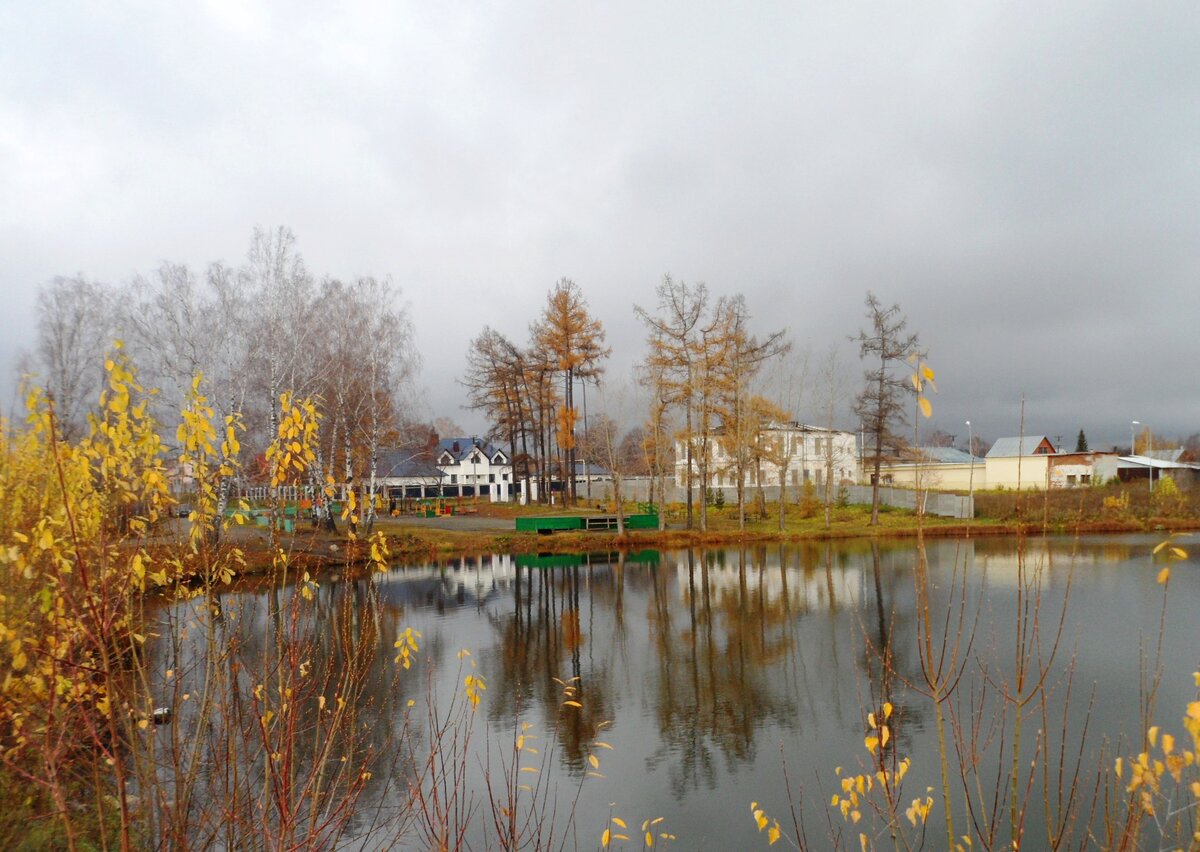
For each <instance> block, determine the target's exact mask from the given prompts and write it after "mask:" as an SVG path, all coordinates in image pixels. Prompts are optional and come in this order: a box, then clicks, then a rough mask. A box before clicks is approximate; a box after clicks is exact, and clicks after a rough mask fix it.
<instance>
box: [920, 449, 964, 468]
mask: <svg viewBox="0 0 1200 852" xmlns="http://www.w3.org/2000/svg"><path fill="white" fill-rule="evenodd" d="M917 452H919V453H920V454H921V457H922V458H923V459H924V460H925V461H927V462H934V463H936V464H970V463H971V461H972V458H971V454H970V453H964V452H963V451H962V450H956V449H955V448H954V447H921V448H920V449H919V450H917ZM976 461H977V460H976Z"/></svg>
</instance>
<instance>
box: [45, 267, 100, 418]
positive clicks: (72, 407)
mask: <svg viewBox="0 0 1200 852" xmlns="http://www.w3.org/2000/svg"><path fill="white" fill-rule="evenodd" d="M111 296H112V293H111V290H110V289H109V288H108V287H107V286H105V285H104V284H101V283H99V282H97V281H91V280H89V279H87V278H85V277H84V276H83V274H82V273H81V274H79V275H75V276H73V277H70V278H64V277H58V278H55V279H54V280H53V281H51V282H50V283H49V284H47V285H46V286H44V287H42V288H41V290H40V291H39V292H38V299H37V312H38V316H37V345H36V349H35V351H34V358H33V362H34V365H35V369H36V371H37V373H38V374H39V375H41V376H42V379H43V383H44V385H45V388H46V391H47V393H48V394H49V395H50V396H51V397H53V399H54V407H55V412H56V416H57V421H58V424H59V429H60V431H61V433H62V437H63V438H64V439H65V440H67V441H72V442H73V441H76V440H78V439H79V438H80V437H82V436H83V434H84V432H85V430H86V428H87V415H88V413H89V412H90V411H92V410H93V409H94V408H95V406H96V404H97V402H98V400H99V398H100V390H101V388H102V387H103V382H104V356H105V353H106V352H108V350H109V348H110V347H111V346H112V344H113V337H114V324H113V318H112V298H111Z"/></svg>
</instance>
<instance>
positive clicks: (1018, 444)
mask: <svg viewBox="0 0 1200 852" xmlns="http://www.w3.org/2000/svg"><path fill="white" fill-rule="evenodd" d="M1042 442H1045V443H1046V444H1047V445H1049V447H1050V452H1051V453H1053V452H1054V445H1053V444H1051V443H1050V439H1049V438H1047V437H1046V436H1045V435H1026V436H1025V437H1024V438H1000V439H998V440H997V441H996V443H994V444H992V448H991V449H990V450H988V452H987V458H989V459H994V458H1011V457H1014V456H1033V455H1043V454H1042V453H1038V452H1037V449H1038V447H1040V446H1041V445H1042Z"/></svg>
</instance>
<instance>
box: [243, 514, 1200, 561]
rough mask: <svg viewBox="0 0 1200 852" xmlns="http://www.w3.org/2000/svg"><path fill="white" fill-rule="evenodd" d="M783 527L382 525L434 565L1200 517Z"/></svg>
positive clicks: (337, 539) (316, 557)
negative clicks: (620, 530)
mask: <svg viewBox="0 0 1200 852" xmlns="http://www.w3.org/2000/svg"><path fill="white" fill-rule="evenodd" d="M842 511H846V510H842ZM853 514H855V515H857V514H858V513H853ZM450 523H451V524H452V523H453V521H451V522H450ZM777 524H778V520H777V519H773V520H772V519H768V520H764V521H756V522H754V523H749V524H747V527H746V529H745V530H739V529H737V526H736V519H730V518H716V519H715V523H713V524H711V525H710V529H709V530H708V531H705V532H701V531H699V530H694V529H693V530H687V529H683V528H681V527H679V526H677V525H673V526H670V527H668V528H667V529H665V530H633V531H626V533H625V534H624V535H617V534H616V533H614V532H556V533H553V534H551V535H538V534H536V533H527V532H517V531H516V530H515V529H512V530H500V529H491V530H481V529H465V528H463V529H456V528H453V527H452V526H449V525H447V526H446V527H439V528H434V527H429V526H418V525H415V524H412V523H406V522H405V520H404V519H403V518H388V519H383V520H380V521H379V522H378V523H377V524H376V529H377V530H379V531H381V532H382V533H383V534H384V535H385V537H386V539H387V542H388V546H389V549H390V552H391V559H392V560H405V559H407V560H427V561H431V562H442V561H449V560H454V559H460V558H464V557H477V556H484V555H489V554H494V553H502V554H522V553H589V552H598V551H620V550H643V549H648V548H649V549H659V550H671V549H681V548H690V547H725V546H737V545H742V544H766V543H799V542H820V541H841V540H847V539H909V538H915V537H916V536H917V535H918V534H922V535H924V536H925V537H927V538H950V537H959V536H966V535H970V536H973V537H985V536H986V537H995V536H1012V535H1042V534H1067V535H1084V534H1103V533H1112V534H1119V533H1131V532H1187V531H1200V519H1197V518H1149V519H1145V520H1139V519H1130V518H1124V519H1116V518H1107V519H1106V518H1096V519H1089V520H1077V521H1073V522H1069V523H1065V522H1057V523H1056V522H1051V523H1049V524H1046V523H1043V522H1042V521H1040V520H1038V521H1029V520H1025V521H1013V520H1004V521H997V520H979V519H977V520H975V521H972V522H970V523H968V522H966V521H962V520H953V519H946V518H929V517H927V518H924V519H923V520H922V521H921V522H920V523H918V519H917V518H916V516H915V515H911V514H907V513H901V512H889V513H885V514H884V515H883V516H882V517H881V523H880V525H878V526H874V527H872V526H870V525H868V524H867V523H865V521H862V520H861V519H859V518H857V517H843V518H842V519H841V520H840V521H839V522H835V523H833V524H831V525H830V527H829V528H826V527H825V526H824V522H823V520H821V519H808V520H801V519H798V520H797V521H794V522H789V523H788V524H787V525H786V526H785V529H784V530H783V531H782V532H781V531H779V530H778V528H777V526H775V528H771V527H772V526H773V525H777ZM280 543H281V545H282V546H283V548H284V550H286V551H287V552H288V553H289V555H290V556H291V557H292V558H293V559H294V564H295V565H296V566H297V567H299V568H301V569H302V570H309V571H313V572H314V573H320V574H329V573H334V572H337V571H353V570H355V569H362V568H365V566H366V563H367V555H368V554H367V549H366V547H365V546H363V543H362V542H361V541H352V540H350V539H349V538H348V537H347V536H346V535H345V534H344V533H338V534H331V533H327V532H321V531H317V530H313V529H303V530H298V531H297V532H295V533H293V534H288V535H284V536H282V538H281V540H280ZM237 546H239V547H241V548H242V550H243V552H244V555H245V560H246V566H245V569H244V571H243V574H242V576H244V577H248V576H255V575H261V574H263V573H265V572H267V571H268V570H269V568H270V564H271V550H270V542H269V538H268V537H267V535H266V534H265V532H264V533H263V534H262V535H261V536H257V537H255V536H243V537H241V540H240V541H238V542H237Z"/></svg>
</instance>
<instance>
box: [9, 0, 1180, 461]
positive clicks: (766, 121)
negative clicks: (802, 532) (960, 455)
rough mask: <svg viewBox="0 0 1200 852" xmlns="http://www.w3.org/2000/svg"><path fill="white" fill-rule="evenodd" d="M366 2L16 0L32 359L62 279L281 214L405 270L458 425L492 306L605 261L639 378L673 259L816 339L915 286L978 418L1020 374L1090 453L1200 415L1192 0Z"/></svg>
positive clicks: (163, 254) (373, 265)
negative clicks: (472, 358)
mask: <svg viewBox="0 0 1200 852" xmlns="http://www.w3.org/2000/svg"><path fill="white" fill-rule="evenodd" d="M347 5H349V6H350V8H348V9H342V8H335V7H330V6H327V5H322V4H275V3H254V2H238V3H233V2H216V0H213V2H208V3H199V4H194V5H190V6H187V5H180V4H166V5H162V6H153V5H152V6H142V5H133V4H130V5H127V6H119V5H114V4H108V5H106V6H104V7H97V6H94V5H92V4H85V3H61V4H39V3H31V2H30V3H18V4H17V5H16V6H15V7H13V8H12V9H11V10H10V11H11V12H12V14H10V16H9V19H8V21H7V22H6V23H5V24H4V28H5V32H4V34H3V36H4V43H5V45H6V47H5V50H4V52H3V53H0V195H2V196H3V197H4V198H5V200H6V203H5V205H4V208H3V212H0V257H3V258H4V262H3V264H2V266H0V293H2V294H3V298H4V303H5V305H6V307H7V310H5V311H4V312H3V313H2V315H0V338H2V340H0V368H4V367H6V366H7V365H10V364H11V363H12V362H13V360H14V359H15V355H16V352H17V350H18V349H19V348H20V347H22V346H28V345H29V344H30V343H31V340H32V338H31V333H30V329H31V327H32V318H33V297H32V293H33V291H34V290H35V289H36V287H37V286H38V285H39V284H41V283H42V282H44V281H46V280H47V279H49V278H50V277H52V276H54V275H56V274H70V273H74V272H76V271H83V272H85V273H87V274H88V275H90V276H93V277H97V278H101V279H106V280H110V281H120V280H123V279H125V278H127V277H128V276H130V275H131V274H133V273H134V272H136V271H139V270H146V269H148V268H150V267H152V266H153V265H154V264H155V263H157V262H158V261H159V260H160V259H163V258H169V259H172V260H179V261H186V262H189V263H192V264H196V265H202V264H204V263H207V262H208V261H211V260H215V259H219V258H223V259H225V260H227V261H231V262H236V261H238V260H239V259H240V258H241V256H242V254H243V253H244V251H245V246H246V243H247V240H248V236H249V233H250V229H251V227H252V226H253V225H254V224H256V223H263V224H274V223H285V224H288V225H290V226H291V227H292V228H293V229H294V230H295V231H296V233H297V234H298V236H299V239H300V248H301V250H302V251H303V252H304V254H305V256H306V258H307V260H308V264H309V266H310V268H311V269H313V270H315V271H318V272H329V273H332V274H338V275H353V274H358V273H373V274H390V275H392V276H393V278H394V279H395V280H396V281H397V283H399V284H400V286H401V287H402V288H403V289H404V292H405V294H406V296H407V298H408V299H409V300H410V301H411V305H412V312H413V317H414V320H415V322H416V326H417V330H418V339H419V342H420V344H421V346H422V348H423V349H424V350H425V356H426V369H425V373H424V377H423V380H424V382H425V384H426V385H427V386H428V388H429V399H430V405H431V407H432V409H433V410H434V412H435V413H446V414H450V415H451V416H455V417H459V418H460V419H466V420H469V418H470V416H469V415H467V414H465V413H463V412H460V411H457V409H456V407H457V406H458V405H460V404H461V401H462V395H461V392H460V389H459V388H458V387H457V386H456V385H455V384H454V383H453V379H454V378H455V377H456V376H458V375H460V374H461V371H462V369H463V363H464V361H463V355H464V349H465V347H466V344H467V342H468V340H469V338H470V337H471V336H473V335H474V334H475V333H476V332H477V331H478V330H479V328H481V327H482V326H483V324H484V323H488V324H491V325H493V326H495V327H497V328H499V329H501V330H502V331H504V332H506V333H507V334H509V335H510V336H513V337H516V338H519V339H524V337H525V334H526V329H527V326H528V323H529V321H530V320H532V319H533V318H534V317H535V316H536V314H537V313H538V311H539V310H540V309H541V306H542V303H543V301H544V298H545V294H546V292H547V291H548V290H549V288H550V287H551V286H552V285H553V283H554V281H555V280H557V279H558V278H559V277H561V276H569V277H572V278H574V279H575V280H576V281H578V282H579V284H580V285H581V286H582V287H583V288H584V291H585V293H586V294H587V296H588V298H589V300H590V302H591V304H592V306H593V308H594V310H595V312H596V313H597V315H598V316H599V317H600V318H601V319H602V321H603V322H604V323H605V324H606V326H607V328H608V331H609V336H610V342H611V343H612V344H613V345H614V350H615V352H614V361H613V366H612V371H613V373H614V374H622V375H623V374H625V373H626V371H627V368H628V365H629V364H630V363H632V361H633V360H635V359H636V358H637V357H639V356H640V355H641V353H642V330H641V328H640V327H639V326H638V324H637V323H636V321H635V319H634V317H633V313H632V305H633V303H635V302H638V303H641V304H647V305H648V304H650V303H651V302H652V300H653V287H654V285H655V284H656V283H657V281H658V280H659V279H660V277H661V276H662V274H663V273H665V272H671V273H673V274H674V275H676V276H677V277H682V278H685V279H687V280H689V281H701V280H703V281H706V282H707V283H708V284H709V286H710V287H711V288H712V289H713V290H714V291H715V292H718V293H720V292H731V293H732V292H744V293H745V294H746V296H747V299H748V303H749V306H750V309H751V311H752V312H753V314H754V315H755V317H756V321H757V322H758V323H760V325H761V327H762V328H763V329H767V328H776V327H780V326H787V327H789V328H790V329H791V331H792V334H793V336H794V337H795V338H796V339H797V340H798V341H799V342H800V343H801V345H807V346H809V347H810V348H811V349H812V350H813V351H814V352H816V351H821V350H823V349H824V348H825V347H826V346H828V345H829V344H831V343H840V344H842V345H843V347H844V348H845V350H846V352H847V355H849V356H852V355H853V354H854V352H853V347H851V346H850V345H849V344H848V343H846V336H848V335H851V334H853V333H854V332H855V331H856V330H857V329H858V328H859V326H860V325H861V324H862V299H863V296H864V294H865V292H866V290H867V289H872V290H874V291H875V292H876V293H878V294H879V296H880V297H881V298H882V299H884V300H885V301H888V302H891V301H897V302H899V303H900V304H901V306H902V308H904V310H905V311H906V313H907V314H908V316H909V318H910V323H911V326H912V328H913V329H914V330H917V331H919V332H920V333H921V335H922V338H923V340H924V342H925V344H926V345H927V346H928V348H929V350H930V358H931V360H932V361H933V363H934V365H935V367H937V368H938V374H939V387H940V388H941V391H942V392H941V394H940V395H939V397H938V398H937V399H936V401H935V408H936V421H937V423H938V424H939V425H941V426H943V428H946V430H947V431H951V432H961V431H963V429H964V427H957V426H954V424H958V423H961V422H962V421H964V420H966V419H971V420H972V421H973V422H974V423H976V424H977V425H978V427H979V429H980V430H981V431H982V432H984V434H987V435H988V436H989V437H998V436H1001V435H1006V434H1013V433H1015V430H1016V427H1017V422H1018V416H1019V406H1020V398H1021V395H1022V393H1024V394H1025V395H1026V398H1027V411H1026V425H1027V429H1028V430H1029V431H1030V432H1044V433H1047V434H1051V435H1056V434H1063V435H1065V436H1067V437H1068V440H1069V439H1070V438H1073V436H1074V435H1075V433H1076V432H1077V431H1078V429H1079V428H1081V427H1082V428H1084V429H1086V430H1087V432H1088V436H1089V438H1090V439H1092V444H1093V446H1105V445H1108V444H1111V443H1119V442H1123V441H1127V440H1128V423H1129V421H1130V420H1131V419H1134V418H1136V419H1138V420H1141V421H1143V422H1146V423H1149V424H1150V425H1151V426H1152V427H1153V428H1154V429H1155V431H1157V432H1162V433H1165V434H1172V435H1174V434H1187V433H1190V432H1192V431H1200V406H1198V405H1197V403H1196V401H1195V396H1194V393H1193V389H1192V388H1191V386H1190V383H1189V379H1188V373H1187V372H1186V367H1185V365H1189V364H1190V363H1192V362H1193V361H1195V360H1196V356H1197V354H1200V352H1198V350H1200V343H1197V336H1196V334H1195V331H1194V322H1193V318H1194V317H1196V316H1197V315H1198V313H1200V312H1198V310H1197V309H1198V308H1200V304H1197V302H1198V301H1200V296H1197V288H1196V287H1195V285H1194V280H1195V278H1196V272H1197V265H1198V264H1197V261H1198V259H1200V250H1198V244H1197V240H1196V236H1195V232H1196V220H1197V201H1198V199H1200V154H1197V151H1200V145H1198V144H1197V143H1198V142H1200V111H1198V110H1197V108H1196V104H1197V103H1200V62H1198V60H1197V59H1196V51H1195V44H1196V41H1197V35H1200V33H1198V30H1200V26H1198V21H1200V19H1197V17H1196V15H1195V12H1194V7H1193V6H1191V5H1190V4H1186V3H1174V4H1171V3H1167V4H1154V5H1150V6H1147V5H1144V4H1131V3H1091V4H1083V3H1076V4H1051V5H1046V4H1003V3H984V4H953V3H924V4H919V5H915V6H914V5H912V4H909V5H907V6H891V7H888V6H879V5H877V4H874V5H870V6H854V5H853V4H851V5H847V4H811V5H808V6H803V7H798V6H797V5H796V4H789V3H764V4H755V5H753V6H750V7H746V8H743V9H739V10H730V9H728V8H725V7H718V6H717V5H716V4H713V5H711V6H710V5H705V4H699V5H697V4H694V3H692V4H685V3H664V4H636V3H631V2H627V3H609V4H603V5H602V6H594V5H592V6H588V5H575V4H553V3H518V4H508V5H507V6H503V7H502V6H497V7H495V8H494V9H472V8H469V7H465V6H456V5H453V4H432V5H431V4H417V3H409V4H395V3H376V4H369V3H368V4H360V3H354V4H347ZM448 328H450V329H452V330H451V331H448V330H447V329H448ZM463 328H466V329H467V331H459V329H463ZM6 372H7V370H6ZM952 426H953V428H952Z"/></svg>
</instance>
